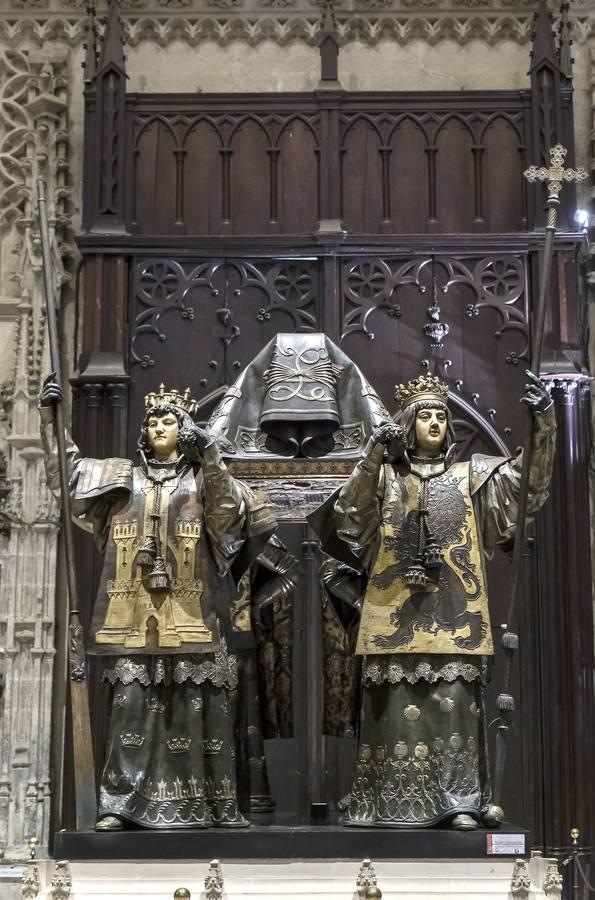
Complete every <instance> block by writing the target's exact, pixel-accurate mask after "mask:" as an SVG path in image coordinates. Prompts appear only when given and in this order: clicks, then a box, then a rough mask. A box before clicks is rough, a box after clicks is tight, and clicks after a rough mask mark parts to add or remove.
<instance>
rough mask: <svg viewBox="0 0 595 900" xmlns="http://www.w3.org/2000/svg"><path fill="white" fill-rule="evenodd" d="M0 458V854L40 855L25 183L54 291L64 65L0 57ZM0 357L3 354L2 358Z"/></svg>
mask: <svg viewBox="0 0 595 900" xmlns="http://www.w3.org/2000/svg"><path fill="white" fill-rule="evenodd" d="M0 71H1V72H2V77H1V85H2V87H1V88H0V112H1V115H0V142H1V146H2V152H3V161H4V164H3V166H2V168H1V169H0V250H1V254H0V255H1V259H2V269H1V271H0V320H1V321H0V334H1V337H2V341H3V348H2V349H3V356H2V362H4V361H5V360H7V359H9V360H10V361H11V363H12V366H10V363H9V366H8V370H7V368H4V369H3V370H2V371H0V378H3V379H4V381H3V384H2V389H1V402H2V414H1V415H0V452H1V453H2V454H3V455H4V457H5V460H6V480H7V487H8V496H7V497H6V498H5V499H4V500H3V501H2V511H1V512H2V524H3V533H4V535H3V537H2V540H1V542H0V648H2V650H3V651H4V667H5V689H4V695H3V698H2V701H1V704H2V705H1V706H0V760H1V768H0V848H2V849H5V848H7V849H8V853H9V855H10V854H12V855H17V854H23V853H25V852H26V851H25V847H26V845H27V842H28V840H29V839H30V838H32V837H34V838H36V839H37V841H38V843H39V844H40V845H41V846H42V847H43V846H44V845H47V841H48V836H49V830H50V801H51V794H52V789H51V781H50V740H51V725H52V684H53V676H54V657H55V653H56V651H55V646H54V621H55V606H56V556H57V553H56V549H57V540H58V530H59V528H58V510H57V507H56V504H55V501H54V499H53V497H52V496H51V494H50V492H49V490H48V488H47V484H46V480H45V472H44V466H43V451H42V448H41V442H40V438H39V417H38V413H37V397H38V393H39V388H40V384H41V381H42V379H43V377H44V375H45V374H46V373H47V371H48V369H49V360H48V348H47V337H46V330H47V329H46V318H45V306H44V298H43V281H42V272H41V258H40V239H39V231H38V223H37V203H36V196H37V186H36V180H37V178H39V177H42V178H43V179H44V180H45V182H46V185H47V191H46V193H47V199H48V219H49V223H50V232H51V233H50V239H51V244H52V250H53V259H54V270H55V287H56V292H57V296H58V297H59V296H60V293H61V289H62V286H63V284H64V283H65V282H66V281H67V280H68V276H67V275H66V273H65V271H64V269H63V266H62V260H63V258H64V257H65V256H67V255H68V254H69V253H71V252H72V251H73V248H72V247H69V246H68V244H67V243H66V242H65V235H66V232H67V229H68V225H69V218H68V216H69V210H68V205H67V204H68V202H69V194H70V189H69V185H68V163H67V154H68V138H67V105H68V97H67V92H66V85H67V78H66V75H67V65H66V57H65V56H64V55H53V56H52V55H51V54H50V55H48V54H47V53H45V54H43V56H42V55H41V54H39V53H36V52H30V53H28V54H21V53H18V52H10V53H8V52H7V53H2V54H0ZM7 351H8V352H7Z"/></svg>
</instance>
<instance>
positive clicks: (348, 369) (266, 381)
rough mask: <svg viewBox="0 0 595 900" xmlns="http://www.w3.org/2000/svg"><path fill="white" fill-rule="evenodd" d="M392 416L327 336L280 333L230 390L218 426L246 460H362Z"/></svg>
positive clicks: (213, 420)
mask: <svg viewBox="0 0 595 900" xmlns="http://www.w3.org/2000/svg"><path fill="white" fill-rule="evenodd" d="M388 418H389V415H388V412H387V411H386V409H385V408H384V406H383V405H382V403H381V401H380V399H379V397H378V395H377V393H376V391H374V390H373V388H372V387H371V386H370V384H369V383H368V381H367V380H366V379H365V378H364V376H363V374H362V372H361V371H360V369H358V367H357V366H356V365H355V364H354V363H353V362H352V361H351V360H350V359H349V357H348V356H346V355H345V354H344V353H343V351H342V350H340V349H339V347H337V346H336V345H335V344H334V343H333V342H332V341H331V340H330V339H329V338H328V337H326V335H324V334H311V333H299V334H278V335H277V336H276V337H275V338H273V339H272V340H271V341H269V343H268V344H267V345H266V347H264V348H263V350H261V352H260V353H259V354H258V355H257V356H256V357H255V358H254V360H253V361H252V362H251V363H250V364H249V365H248V366H247V367H246V369H244V371H243V372H242V374H241V375H240V376H239V378H238V379H237V381H236V382H235V383H234V384H233V385H232V387H230V388H229V390H228V391H227V393H226V394H225V396H224V397H223V399H222V401H221V403H220V404H219V406H218V407H217V409H216V410H215V412H214V413H213V415H212V417H211V421H210V429H211V431H212V432H213V433H214V434H216V435H218V436H220V437H223V438H225V439H226V440H227V442H228V448H229V449H228V452H231V453H234V454H237V455H239V456H247V457H250V456H253V455H275V456H280V457H294V456H299V455H301V456H306V457H319V456H322V455H324V456H331V457H332V456H341V455H343V456H354V455H357V453H358V451H360V450H361V449H362V447H363V446H364V444H365V442H366V440H367V438H368V437H369V435H370V434H371V433H372V431H373V430H374V428H375V427H376V426H377V425H379V424H380V422H382V421H386V420H387V419H388Z"/></svg>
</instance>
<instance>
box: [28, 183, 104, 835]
mask: <svg viewBox="0 0 595 900" xmlns="http://www.w3.org/2000/svg"><path fill="white" fill-rule="evenodd" d="M37 207H38V210H39V226H40V231H41V254H42V261H43V282H44V291H45V302H46V309H47V321H48V333H49V339H50V359H51V365H52V370H53V371H54V372H55V377H56V381H57V382H58V384H59V385H60V386H62V378H61V374H60V351H59V346H58V317H57V310H56V297H55V295H54V286H53V279H52V263H51V258H50V239H49V230H48V216H47V204H46V198H45V184H44V182H43V181H42V180H41V179H39V180H38V182H37ZM53 411H54V432H55V436H56V443H57V445H58V466H59V471H60V499H61V503H62V529H63V534H64V549H65V553H66V581H67V585H68V668H69V678H70V704H71V710H72V743H73V753H74V785H75V801H76V827H77V830H78V831H88V830H90V829H92V828H93V825H94V823H95V818H96V815H97V797H96V793H95V766H94V763H93V744H92V743H91V718H90V715H89V692H88V689H87V673H86V668H85V648H84V644H83V629H82V626H81V623H80V617H79V609H78V606H79V602H78V590H77V585H76V571H75V567H74V536H73V531H72V518H71V513H70V493H69V489H68V481H69V477H68V465H67V460H66V434H65V430H64V414H63V410H62V404H61V403H55V404H54V405H53Z"/></svg>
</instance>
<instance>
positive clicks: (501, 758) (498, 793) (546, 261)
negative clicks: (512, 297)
mask: <svg viewBox="0 0 595 900" xmlns="http://www.w3.org/2000/svg"><path fill="white" fill-rule="evenodd" d="M549 153H550V167H549V169H546V168H543V167H542V168H537V166H530V167H529V168H528V169H527V170H526V171H525V172H524V175H525V178H527V180H528V181H530V182H535V181H545V182H546V183H547V187H548V197H547V201H546V206H547V224H546V226H545V243H544V247H543V259H542V265H541V279H540V283H539V297H538V300H537V306H536V308H535V320H534V323H535V324H534V327H533V334H532V344H531V347H532V351H531V371H532V372H534V373H535V375H537V376H539V370H540V367H541V354H542V350H543V335H544V325H545V310H546V299H547V293H548V288H549V282H550V273H551V268H552V253H553V247H554V236H555V233H556V223H557V220H558V208H559V206H560V198H559V195H560V191H561V189H562V184H563V182H564V181H584V180H585V178H587V173H586V172H585V170H584V169H582V168H579V169H565V168H564V160H565V158H566V153H567V150H566V149H565V148H564V147H562V145H561V144H556V146H555V147H551V148H550V151H549ZM533 432H534V426H533V420H531V427H530V429H529V433H528V437H527V442H526V446H525V448H524V451H523V465H522V469H521V483H520V488H519V498H518V517H517V524H516V531H515V536H514V550H513V554H512V593H511V599H510V606H509V607H508V619H507V623H506V625H505V626H504V629H505V630H504V634H503V635H502V646H503V648H504V652H505V655H506V666H505V670H504V689H503V691H502V692H501V693H500V694H499V695H498V699H497V701H496V704H497V707H498V730H497V732H496V763H495V770H494V792H493V793H494V803H495V804H496V805H498V806H501V800H502V789H503V782H504V769H505V763H506V749H507V742H508V732H509V729H510V724H509V719H510V713H511V712H513V711H514V697H513V696H512V694H511V692H510V691H511V685H510V680H511V673H512V659H513V655H514V651H515V650H517V649H518V646H519V639H518V635H517V634H515V633H514V631H513V623H514V617H515V612H516V607H517V600H518V596H519V593H520V590H521V587H522V585H523V578H524V574H525V564H524V559H523V554H524V549H525V527H526V523H527V504H528V500H529V473H530V471H531V461H532V455H533Z"/></svg>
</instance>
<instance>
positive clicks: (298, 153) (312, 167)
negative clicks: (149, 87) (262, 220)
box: [276, 119, 318, 234]
mask: <svg viewBox="0 0 595 900" xmlns="http://www.w3.org/2000/svg"><path fill="white" fill-rule="evenodd" d="M278 147H279V164H278V182H277V184H278V187H277V191H278V205H277V217H276V218H277V220H278V222H279V230H280V231H282V232H283V233H285V234H300V233H301V232H308V231H314V229H315V228H316V223H317V221H318V153H317V141H316V135H315V134H314V132H313V130H312V128H311V127H310V126H309V125H307V124H306V123H305V122H303V121H302V120H301V119H293V120H292V121H290V122H289V123H288V124H287V125H286V126H285V127H284V129H283V131H282V132H281V135H280V138H279V143H278Z"/></svg>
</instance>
